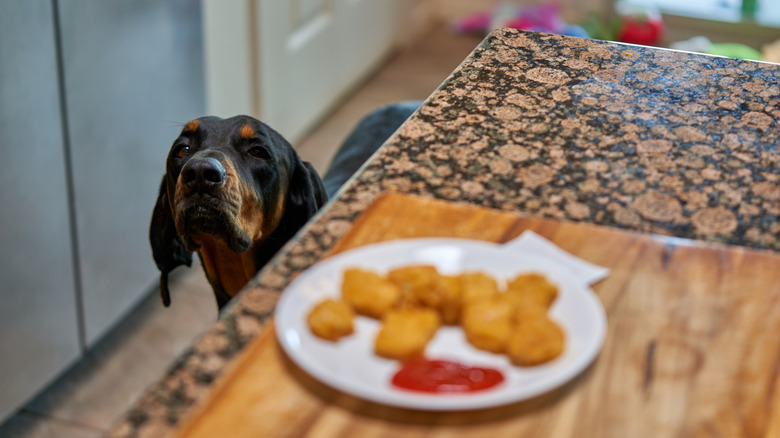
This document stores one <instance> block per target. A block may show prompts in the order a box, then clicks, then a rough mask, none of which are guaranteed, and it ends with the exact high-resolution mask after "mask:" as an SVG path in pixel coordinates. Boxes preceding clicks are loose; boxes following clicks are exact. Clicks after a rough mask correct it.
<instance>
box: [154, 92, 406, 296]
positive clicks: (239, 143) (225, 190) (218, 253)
mask: <svg viewBox="0 0 780 438" xmlns="http://www.w3.org/2000/svg"><path fill="white" fill-rule="evenodd" d="M419 105H420V102H413V101H412V102H400V103H396V104H391V105H387V106H385V107H382V108H379V109H377V110H375V111H374V112H372V113H371V114H369V115H368V116H367V117H366V118H364V119H363V120H362V121H361V122H360V123H359V124H358V126H357V127H356V129H355V130H354V131H353V132H352V133H351V134H350V136H349V137H348V138H347V139H346V140H345V142H344V143H343V144H342V145H341V147H340V148H339V150H338V151H337V152H336V155H335V157H334V158H333V161H332V163H331V166H330V167H329V169H328V171H327V173H326V174H325V178H324V183H323V180H322V179H320V177H319V176H318V175H317V172H316V171H315V170H314V168H313V167H312V166H311V164H309V163H307V162H304V161H302V160H301V159H300V157H299V156H298V154H297V153H296V152H295V150H294V149H293V148H292V146H291V145H290V143H289V142H287V140H285V139H284V138H283V137H282V136H281V135H280V134H279V133H277V132H276V131H274V130H273V129H272V128H270V127H269V126H268V125H266V124H264V123H262V122H260V121H259V120H257V119H254V118H252V117H249V116H236V117H231V118H229V119H221V118H217V117H203V118H199V119H195V120H192V121H190V122H188V123H187V124H186V125H184V128H183V129H182V131H181V134H180V135H179V137H178V138H177V139H176V140H175V141H174V143H173V146H172V147H171V149H170V152H169V153H168V159H167V162H166V173H165V175H164V176H163V179H162V184H161V185H160V192H159V195H158V198H157V203H156V204H155V206H154V212H153V214H152V221H151V226H150V228H149V239H150V243H151V246H152V255H153V256H154V260H155V263H156V264H157V267H158V268H159V270H160V273H161V275H160V294H161V296H162V300H163V304H165V305H166V306H168V305H169V304H170V301H171V299H170V291H169V289H168V274H169V273H170V272H171V271H172V270H173V269H174V268H176V267H178V266H181V265H186V266H190V265H191V264H192V252H197V253H198V255H199V256H200V260H201V264H202V265H203V268H204V271H205V273H206V277H207V278H208V281H209V283H210V284H211V286H212V288H213V289H214V294H215V295H216V298H217V305H218V306H219V308H220V309H221V308H222V307H224V306H225V304H227V302H228V301H229V300H230V299H231V298H232V297H233V296H235V295H236V294H237V293H238V292H239V290H240V289H241V288H243V286H244V285H246V283H247V282H248V281H249V280H250V279H251V278H252V277H253V276H254V275H255V273H257V271H258V270H260V268H262V267H263V265H265V264H266V263H267V262H268V261H269V260H270V259H271V257H273V256H274V254H275V253H276V252H277V251H279V249H281V247H282V246H283V245H284V244H285V243H286V242H287V241H288V240H289V239H290V238H292V237H293V235H295V233H296V232H298V230H299V229H300V228H301V227H303V225H304V224H305V223H306V222H307V221H308V220H309V219H310V218H311V217H312V216H314V214H315V213H316V212H317V210H318V209H319V208H320V207H321V206H322V205H323V204H324V203H325V202H327V199H328V196H330V195H333V193H334V192H335V191H336V190H337V189H339V188H340V186H341V185H342V184H343V183H344V182H345V181H346V180H347V179H349V178H350V177H351V176H352V174H353V173H354V172H355V171H356V170H357V169H358V168H359V167H360V166H361V165H362V164H363V162H364V161H365V160H366V159H367V158H368V157H369V156H370V155H371V154H373V153H374V151H376V149H378V148H379V146H381V144H382V143H384V141H385V140H386V139H387V138H388V137H389V136H390V135H391V134H392V133H393V132H394V131H395V130H396V129H397V128H398V127H399V126H400V125H401V124H402V123H403V122H404V121H405V120H406V119H407V118H408V117H409V116H410V115H411V114H412V113H413V112H414V111H416V110H417V108H418V107H419ZM326 188H327V193H326Z"/></svg>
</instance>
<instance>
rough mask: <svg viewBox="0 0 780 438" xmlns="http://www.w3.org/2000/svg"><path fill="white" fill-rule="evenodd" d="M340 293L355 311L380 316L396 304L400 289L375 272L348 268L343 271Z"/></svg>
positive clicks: (374, 316) (370, 315)
mask: <svg viewBox="0 0 780 438" xmlns="http://www.w3.org/2000/svg"><path fill="white" fill-rule="evenodd" d="M341 295H342V296H343V297H344V300H345V301H346V302H347V303H348V304H349V305H350V306H352V308H353V309H355V312H357V313H359V314H361V315H365V316H369V317H372V318H381V317H382V316H384V315H385V314H386V313H387V312H388V311H390V309H392V308H394V307H395V306H396V304H397V303H398V301H399V300H400V298H401V291H400V290H399V289H398V286H396V285H395V284H393V283H391V282H390V281H388V280H387V279H385V278H384V277H382V276H381V275H379V274H377V273H376V272H372V271H367V270H363V269H360V268H349V269H346V270H345V271H344V279H343V282H342V286H341Z"/></svg>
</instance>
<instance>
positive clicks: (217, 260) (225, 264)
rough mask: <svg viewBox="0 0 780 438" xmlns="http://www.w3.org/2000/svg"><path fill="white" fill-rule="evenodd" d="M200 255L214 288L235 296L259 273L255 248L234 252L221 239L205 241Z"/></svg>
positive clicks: (201, 244) (199, 251)
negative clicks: (217, 287) (216, 287)
mask: <svg viewBox="0 0 780 438" xmlns="http://www.w3.org/2000/svg"><path fill="white" fill-rule="evenodd" d="M199 243H200V249H199V250H198V255H200V259H201V261H202V262H203V268H204V269H205V271H206V276H207V277H208V279H209V282H210V283H211V284H212V286H219V287H221V288H222V289H223V290H224V291H225V292H226V293H227V294H228V295H230V296H231V297H233V296H235V295H236V294H237V293H238V292H239V291H240V290H241V288H243V287H244V286H245V285H246V284H247V283H248V282H249V280H251V279H252V277H254V275H255V273H257V265H256V263H255V256H254V252H255V251H253V248H250V249H249V250H248V251H244V252H242V253H236V252H234V251H232V250H231V249H230V248H228V246H227V245H226V244H225V243H224V242H223V241H222V240H219V239H203V240H202V241H201V242H199Z"/></svg>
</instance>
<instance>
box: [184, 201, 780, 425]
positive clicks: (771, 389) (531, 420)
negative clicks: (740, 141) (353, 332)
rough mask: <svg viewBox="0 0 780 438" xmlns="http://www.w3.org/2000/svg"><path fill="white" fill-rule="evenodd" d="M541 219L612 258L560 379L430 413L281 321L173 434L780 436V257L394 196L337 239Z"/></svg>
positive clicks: (443, 232)
mask: <svg viewBox="0 0 780 438" xmlns="http://www.w3.org/2000/svg"><path fill="white" fill-rule="evenodd" d="M527 229H530V230H533V231H535V232H537V233H538V234H540V235H542V236H544V237H546V238H547V239H549V240H551V241H552V242H554V243H556V244H557V245H558V246H560V247H561V248H563V249H565V250H566V251H569V252H571V253H572V254H575V255H577V256H578V257H580V258H583V259H585V260H588V261H590V262H593V263H596V264H598V265H601V266H606V267H608V268H610V269H611V273H610V276H609V277H608V278H607V279H605V280H603V281H601V282H600V283H598V284H596V285H595V287H594V290H595V292H596V294H597V295H598V296H599V298H600V299H601V301H602V302H603V303H604V306H605V308H606V310H607V317H608V321H609V323H608V324H609V328H608V334H607V338H606V341H605V344H604V347H603V349H602V351H601V353H600V355H599V357H598V358H597V359H596V361H595V362H594V363H593V364H592V365H591V366H590V367H589V368H588V369H586V370H585V371H584V372H583V373H582V374H581V375H580V376H578V377H577V378H575V379H574V380H573V381H571V382H570V383H568V384H566V385H564V386H563V387H561V388H559V389H556V390H553V391H552V392H550V393H547V394H545V395H542V396H540V397H537V398H535V399H532V400H527V401H523V402H519V403H514V404H511V405H508V406H501V407H497V408H493V409H487V410H480V411H470V412H456V413H446V412H445V413H435V412H418V411H411V410H405V409H397V408H391V407H387V406H383V405H380V404H375V403H370V402H366V401H363V400H359V399H356V398H354V397H352V396H349V395H346V394H343V393H341V392H339V391H336V390H333V389H331V388H329V387H327V386H325V385H323V384H321V383H319V382H318V381H316V380H314V379H313V378H311V377H309V376H308V375H307V374H305V373H304V372H303V371H301V370H300V369H299V368H297V366H296V365H295V364H294V363H292V362H291V361H290V360H289V359H288V358H287V357H286V356H285V355H284V353H283V352H282V351H281V349H280V347H279V345H278V344H277V342H276V339H275V334H274V331H273V328H272V325H271V324H269V326H268V327H267V329H266V330H265V331H264V332H263V333H262V334H261V335H260V336H258V338H256V339H255V340H254V341H253V342H252V343H250V345H248V347H247V348H246V349H245V351H244V352H242V354H241V356H240V357H239V358H238V359H237V360H236V362H235V364H234V366H233V367H232V368H231V370H230V371H228V372H227V373H226V376H225V377H224V378H222V379H221V380H220V381H219V382H217V383H216V384H215V389H214V391H213V393H212V394H211V396H210V397H209V399H208V400H207V401H206V402H205V403H204V405H203V406H201V408H200V409H198V410H197V412H195V413H194V415H193V416H192V417H191V418H190V419H189V420H188V421H186V422H185V424H184V425H183V426H182V428H181V429H180V430H179V432H178V434H177V436H180V437H187V438H196V437H208V438H213V437H233V438H238V437H300V436H307V437H352V436H354V437H375V436H377V437H378V436H382V437H423V436H424V437H485V436H496V437H504V436H506V437H519V436H534V437H620V438H626V437H645V436H647V437H671V436H675V437H691V436H718V437H743V436H744V437H770V436H771V437H780V256H778V255H777V254H775V253H771V252H761V251H753V250H748V249H745V248H735V247H725V246H713V245H703V244H699V243H696V242H693V241H689V240H682V239H673V238H664V237H658V236H650V235H645V234H637V233H631V232H626V231H621V230H616V229H611V228H605V227H597V226H591V225H585V224H576V223H563V222H557V221H552V220H543V219H536V218H527V217H522V216H519V215H516V214H511V213H507V212H500V211H493V210H486V209H481V208H475V207H471V206H465V205H460V204H454V203H448V202H442V201H435V200H427V199H419V198H411V197H407V196H402V195H394V194H391V195H385V196H383V197H381V198H380V199H378V200H377V201H376V202H375V203H374V204H373V205H372V206H371V207H370V208H369V209H368V210H367V211H366V212H365V213H363V215H362V216H360V218H359V219H358V220H357V221H356V222H355V224H354V226H353V228H352V229H351V231H350V232H348V234H347V235H346V236H345V237H344V238H343V239H342V240H341V241H340V242H339V243H338V244H337V245H336V247H335V249H334V252H339V251H344V250H347V249H350V248H354V247H357V246H361V245H365V244H368V243H374V242H379V241H385V240H392V239H399V238H408V237H423V236H451V237H462V238H471V239H481V240H487V241H494V242H505V241H508V240H510V239H512V238H514V237H516V236H518V235H519V234H520V233H522V232H523V231H524V230H527Z"/></svg>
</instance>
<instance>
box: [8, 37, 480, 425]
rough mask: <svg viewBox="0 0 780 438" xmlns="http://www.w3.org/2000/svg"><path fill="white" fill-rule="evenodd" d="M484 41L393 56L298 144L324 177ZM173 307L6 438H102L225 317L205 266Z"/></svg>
mask: <svg viewBox="0 0 780 438" xmlns="http://www.w3.org/2000/svg"><path fill="white" fill-rule="evenodd" d="M478 43H479V39H478V38H474V37H470V36H460V35H453V34H451V33H450V32H449V31H448V30H447V28H446V27H444V26H441V27H438V28H436V29H434V30H433V31H431V32H430V33H429V34H428V35H426V37H425V38H422V39H421V41H419V42H418V43H416V44H413V45H410V46H409V47H406V48H404V49H402V50H401V51H399V52H398V53H397V54H395V55H394V56H392V57H391V58H390V59H389V60H388V61H387V63H386V64H385V65H383V66H382V67H381V68H380V69H379V70H378V71H377V72H376V73H375V75H373V76H372V77H371V78H369V79H368V80H366V81H365V82H364V83H363V84H362V85H360V86H359V87H358V88H357V89H356V90H355V92H354V93H353V94H351V95H350V96H348V98H347V99H346V100H345V101H344V102H342V103H341V104H340V105H338V106H337V107H336V108H335V109H334V110H333V112H332V114H331V115H330V116H329V117H327V118H326V119H325V120H324V121H323V122H322V124H321V125H320V126H318V127H317V128H316V129H315V130H314V131H313V132H312V133H311V134H310V135H309V136H308V137H307V138H305V139H304V140H303V141H302V142H300V143H299V144H298V145H297V149H298V151H299V153H300V154H301V156H302V157H303V158H304V159H305V160H307V161H310V162H311V163H312V164H313V165H314V166H315V167H316V168H317V170H318V171H320V172H324V170H325V169H326V168H327V166H328V164H329V163H330V160H331V157H332V155H333V153H334V152H335V150H336V149H337V147H338V145H339V144H340V143H341V141H343V140H344V138H346V136H347V135H348V134H349V132H350V131H351V130H352V128H354V126H355V125H356V124H357V123H358V121H359V120H360V118H361V117H363V116H364V115H366V114H368V113H369V112H370V111H372V110H373V109H375V108H377V107H379V106H382V105H385V104H388V103H392V102H396V101H402V100H423V99H425V98H427V97H428V96H429V95H430V94H431V93H432V92H433V91H434V90H435V89H436V88H437V87H438V86H439V84H441V82H443V81H444V80H445V79H446V78H447V76H448V75H449V74H450V73H451V72H452V71H453V70H454V69H455V67H457V66H458V64H459V63H460V62H461V61H462V60H463V59H464V58H465V57H466V56H467V55H468V54H469V53H470V52H471V50H473V49H474V47H475V46H476V45H477V44H478ZM170 284H171V290H172V294H173V302H172V305H171V307H169V308H165V307H163V306H162V305H161V304H160V299H159V297H158V296H157V294H156V293H151V294H150V295H149V296H148V297H147V298H146V299H145V300H144V301H143V302H142V303H140V305H139V306H138V308H137V309H136V310H135V311H134V312H132V314H131V315H130V316H129V317H128V318H126V320H124V321H123V322H122V323H121V324H120V325H119V326H118V327H117V328H116V329H115V330H114V331H113V332H112V333H110V334H109V335H108V336H107V337H106V338H105V339H103V340H102V341H101V342H100V343H99V344H98V345H97V346H96V347H95V348H93V349H92V350H91V351H90V352H89V353H88V354H87V355H86V356H85V357H84V359H83V360H81V361H80V362H79V363H77V364H76V365H74V366H73V367H72V368H71V369H70V370H69V371H67V372H66V373H65V374H64V375H63V376H61V377H60V378H59V379H58V380H57V381H56V382H55V383H54V384H52V385H51V386H50V387H49V388H48V389H46V390H45V391H44V392H43V393H41V394H40V395H38V396H37V397H36V398H35V399H34V400H32V401H31V402H30V403H29V404H28V405H27V406H25V407H24V408H23V409H21V410H20V411H19V412H18V413H17V414H16V415H14V416H12V417H11V418H10V419H8V420H7V421H6V422H5V423H3V424H2V425H0V438H11V437H13V438H43V437H57V438H96V437H99V436H101V435H103V433H105V432H106V431H107V430H108V429H109V428H110V427H111V425H112V424H113V423H114V421H115V420H116V419H117V418H119V417H120V416H121V415H122V414H123V413H124V412H125V411H126V410H127V409H128V408H129V407H130V406H131V405H132V404H133V402H134V400H136V399H137V398H138V397H139V396H140V395H141V394H142V393H143V392H144V390H145V389H146V388H147V387H148V386H149V385H151V384H153V383H154V382H156V381H157V380H158V379H159V378H160V377H161V376H162V375H163V374H164V373H165V370H166V369H167V368H168V367H169V366H170V364H171V363H172V361H173V360H174V359H175V358H176V357H177V356H178V355H179V354H180V353H181V352H182V351H183V350H184V349H185V348H186V347H187V346H188V345H190V344H191V343H192V342H193V340H195V339H196V338H197V337H198V336H199V334H200V333H202V332H203V331H204V330H205V329H206V328H207V327H208V326H209V325H211V324H212V323H213V322H214V321H215V320H216V318H217V312H216V304H215V301H214V297H213V296H212V293H211V290H210V289H209V287H208V284H207V283H206V280H205V277H204V276H203V272H202V270H201V269H200V266H199V265H198V266H194V267H193V268H191V269H184V268H179V270H177V271H174V273H173V276H172V278H171V281H170Z"/></svg>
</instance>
